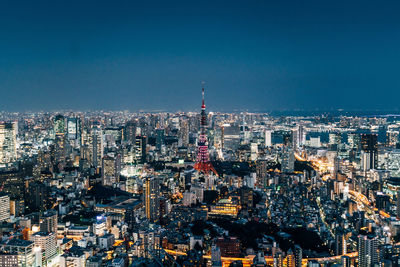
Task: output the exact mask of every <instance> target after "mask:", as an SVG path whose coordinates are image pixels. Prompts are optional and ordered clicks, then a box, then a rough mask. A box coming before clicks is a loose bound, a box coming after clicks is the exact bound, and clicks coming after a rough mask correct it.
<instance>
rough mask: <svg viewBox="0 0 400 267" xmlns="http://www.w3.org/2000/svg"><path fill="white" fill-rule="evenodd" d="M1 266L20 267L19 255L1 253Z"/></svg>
mask: <svg viewBox="0 0 400 267" xmlns="http://www.w3.org/2000/svg"><path fill="white" fill-rule="evenodd" d="M0 266H3V267H18V255H17V254H14V253H1V252H0Z"/></svg>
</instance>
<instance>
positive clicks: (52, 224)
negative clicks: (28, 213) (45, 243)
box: [39, 210, 58, 234]
mask: <svg viewBox="0 0 400 267" xmlns="http://www.w3.org/2000/svg"><path fill="white" fill-rule="evenodd" d="M39 224H40V231H41V232H44V233H55V234H56V233H57V226H58V216H57V211H55V210H47V211H45V212H43V214H42V215H41V216H40V218H39Z"/></svg>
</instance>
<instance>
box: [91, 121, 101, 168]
mask: <svg viewBox="0 0 400 267" xmlns="http://www.w3.org/2000/svg"><path fill="white" fill-rule="evenodd" d="M103 148H104V145H103V133H102V130H101V128H100V126H99V125H93V128H92V134H91V135H90V136H89V159H90V162H91V164H92V166H93V167H95V168H98V167H101V159H102V158H103V152H104V149H103Z"/></svg>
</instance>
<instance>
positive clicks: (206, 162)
mask: <svg viewBox="0 0 400 267" xmlns="http://www.w3.org/2000/svg"><path fill="white" fill-rule="evenodd" d="M206 128H207V115H206V105H205V103H204V84H203V86H202V104H201V119H200V136H199V139H198V141H197V159H196V164H195V165H194V168H195V169H196V170H197V171H199V172H202V173H204V174H209V173H210V171H212V172H214V173H215V175H218V174H217V171H216V170H215V169H214V167H213V166H212V164H211V162H210V155H209V153H208V141H207V132H206Z"/></svg>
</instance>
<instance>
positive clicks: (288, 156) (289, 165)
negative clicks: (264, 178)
mask: <svg viewBox="0 0 400 267" xmlns="http://www.w3.org/2000/svg"><path fill="white" fill-rule="evenodd" d="M281 165H282V166H281V169H282V172H286V173H292V172H294V151H293V149H291V148H287V149H286V150H285V151H284V152H283V154H282V162H281Z"/></svg>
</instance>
